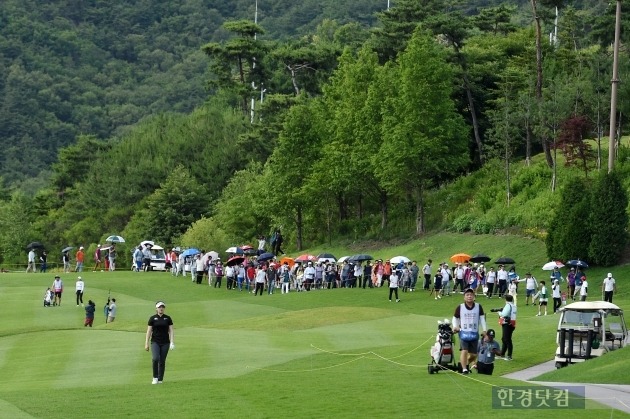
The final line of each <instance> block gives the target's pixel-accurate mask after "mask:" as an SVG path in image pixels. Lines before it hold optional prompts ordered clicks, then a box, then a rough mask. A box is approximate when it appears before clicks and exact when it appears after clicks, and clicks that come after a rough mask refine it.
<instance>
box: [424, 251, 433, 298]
mask: <svg viewBox="0 0 630 419" xmlns="http://www.w3.org/2000/svg"><path fill="white" fill-rule="evenodd" d="M431 263H433V261H432V260H431V259H429V260H428V261H427V263H426V264H425V265H424V266H423V267H422V274H423V275H424V286H423V288H424V289H425V290H427V291H428V290H429V289H431Z"/></svg>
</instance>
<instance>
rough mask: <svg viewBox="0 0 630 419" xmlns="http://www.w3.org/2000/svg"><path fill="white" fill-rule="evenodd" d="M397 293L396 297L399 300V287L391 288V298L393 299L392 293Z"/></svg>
mask: <svg viewBox="0 0 630 419" xmlns="http://www.w3.org/2000/svg"><path fill="white" fill-rule="evenodd" d="M393 293H396V299H397V300H398V287H396V288H390V289H389V300H390V301H391V300H392V294H393Z"/></svg>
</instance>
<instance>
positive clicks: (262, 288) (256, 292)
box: [254, 282, 265, 295]
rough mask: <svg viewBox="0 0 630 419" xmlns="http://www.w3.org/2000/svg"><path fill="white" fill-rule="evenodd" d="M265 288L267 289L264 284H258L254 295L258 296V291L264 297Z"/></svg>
mask: <svg viewBox="0 0 630 419" xmlns="http://www.w3.org/2000/svg"><path fill="white" fill-rule="evenodd" d="M264 288H265V283H264V282H256V290H255V291H254V295H258V290H260V295H263V290H264Z"/></svg>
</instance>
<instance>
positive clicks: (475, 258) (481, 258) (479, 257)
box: [470, 253, 492, 263]
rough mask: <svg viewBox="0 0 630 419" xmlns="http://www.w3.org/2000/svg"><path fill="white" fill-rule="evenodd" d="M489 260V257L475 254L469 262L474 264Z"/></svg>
mask: <svg viewBox="0 0 630 419" xmlns="http://www.w3.org/2000/svg"><path fill="white" fill-rule="evenodd" d="M491 260H492V259H490V257H489V256H486V255H482V254H481V253H477V254H476V255H475V256H473V257H471V258H470V261H471V262H474V263H484V262H490V261H491Z"/></svg>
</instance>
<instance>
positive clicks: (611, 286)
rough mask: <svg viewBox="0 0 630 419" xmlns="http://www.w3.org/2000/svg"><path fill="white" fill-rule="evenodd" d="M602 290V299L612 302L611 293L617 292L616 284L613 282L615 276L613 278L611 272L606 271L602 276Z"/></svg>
mask: <svg viewBox="0 0 630 419" xmlns="http://www.w3.org/2000/svg"><path fill="white" fill-rule="evenodd" d="M602 292H603V293H604V301H608V302H609V303H612V299H613V293H615V292H617V285H616V284H615V278H613V275H612V273H611V272H608V275H607V276H606V278H604V283H603V284H602Z"/></svg>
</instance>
